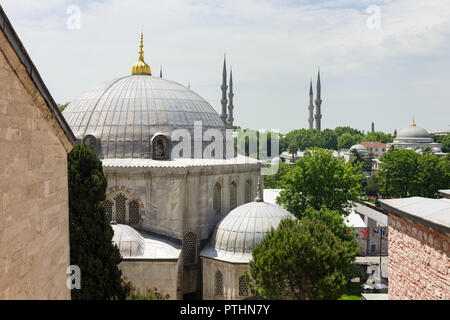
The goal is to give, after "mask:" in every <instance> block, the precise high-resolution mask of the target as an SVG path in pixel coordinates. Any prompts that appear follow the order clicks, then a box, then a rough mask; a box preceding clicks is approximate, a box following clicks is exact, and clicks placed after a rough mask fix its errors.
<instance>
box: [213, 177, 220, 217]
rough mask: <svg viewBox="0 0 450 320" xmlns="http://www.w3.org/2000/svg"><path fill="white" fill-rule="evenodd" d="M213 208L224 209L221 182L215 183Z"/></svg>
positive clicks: (215, 209)
mask: <svg viewBox="0 0 450 320" xmlns="http://www.w3.org/2000/svg"><path fill="white" fill-rule="evenodd" d="M213 193H214V194H213V209H214V211H216V212H220V211H222V186H221V185H220V183H218V182H217V183H216V184H215V185H214V192H213Z"/></svg>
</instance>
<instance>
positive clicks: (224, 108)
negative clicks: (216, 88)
mask: <svg viewBox="0 0 450 320" xmlns="http://www.w3.org/2000/svg"><path fill="white" fill-rule="evenodd" d="M220 88H221V89H222V100H220V103H221V104H222V114H221V115H220V118H222V121H223V123H224V124H225V125H227V102H228V101H227V89H228V86H227V63H226V57H225V55H224V57H223V73H222V86H221V87H220Z"/></svg>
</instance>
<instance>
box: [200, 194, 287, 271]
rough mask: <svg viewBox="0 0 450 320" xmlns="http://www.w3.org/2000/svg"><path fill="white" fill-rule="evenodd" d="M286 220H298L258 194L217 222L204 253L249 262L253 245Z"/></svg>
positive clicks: (202, 253)
mask: <svg viewBox="0 0 450 320" xmlns="http://www.w3.org/2000/svg"><path fill="white" fill-rule="evenodd" d="M283 219H294V216H293V215H292V214H291V213H289V212H288V211H286V210H285V209H283V208H282V207H280V206H277V205H274V204H270V203H266V202H262V201H261V200H260V198H258V197H257V199H255V201H254V202H250V203H246V204H243V205H241V206H239V207H237V208H235V209H234V210H232V211H231V212H230V213H229V214H227V215H226V216H225V217H224V218H223V219H222V220H221V221H220V222H219V223H218V224H217V226H216V228H215V229H214V233H213V235H212V237H211V242H210V244H209V245H208V246H207V247H206V248H205V249H203V250H202V252H201V255H202V256H205V257H209V258H215V259H219V260H224V261H233V262H249V261H250V260H251V257H252V255H251V253H252V250H253V248H254V247H255V246H256V245H257V244H259V243H260V242H261V241H262V239H263V238H264V236H265V235H266V233H268V232H269V231H270V230H271V229H275V228H277V227H278V225H279V224H280V222H281V220H283Z"/></svg>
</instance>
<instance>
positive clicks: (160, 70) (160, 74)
mask: <svg viewBox="0 0 450 320" xmlns="http://www.w3.org/2000/svg"><path fill="white" fill-rule="evenodd" d="M159 77H160V78H162V66H161V68H160V69H159Z"/></svg>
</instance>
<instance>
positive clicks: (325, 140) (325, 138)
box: [315, 129, 338, 150]
mask: <svg viewBox="0 0 450 320" xmlns="http://www.w3.org/2000/svg"><path fill="white" fill-rule="evenodd" d="M315 147H319V148H324V149H330V150H337V149H338V137H337V135H336V133H335V132H334V131H333V130H331V129H325V130H322V131H320V132H319V133H318V142H317V144H316V145H315Z"/></svg>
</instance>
